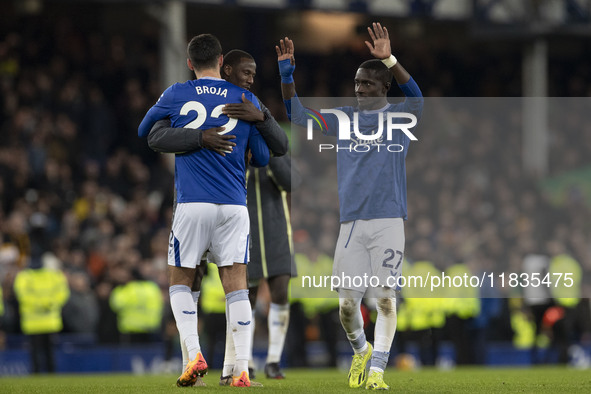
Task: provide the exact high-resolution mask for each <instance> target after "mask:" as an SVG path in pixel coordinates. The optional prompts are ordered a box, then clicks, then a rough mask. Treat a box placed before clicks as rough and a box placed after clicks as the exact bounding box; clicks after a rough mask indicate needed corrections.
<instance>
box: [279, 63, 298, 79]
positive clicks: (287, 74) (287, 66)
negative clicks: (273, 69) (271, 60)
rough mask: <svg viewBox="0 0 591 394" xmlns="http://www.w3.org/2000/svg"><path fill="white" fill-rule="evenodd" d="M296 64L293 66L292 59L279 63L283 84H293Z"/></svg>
mask: <svg viewBox="0 0 591 394" xmlns="http://www.w3.org/2000/svg"><path fill="white" fill-rule="evenodd" d="M294 70H295V64H291V59H283V60H281V61H280V62H279V74H280V75H281V83H286V84H289V83H293V72H294Z"/></svg>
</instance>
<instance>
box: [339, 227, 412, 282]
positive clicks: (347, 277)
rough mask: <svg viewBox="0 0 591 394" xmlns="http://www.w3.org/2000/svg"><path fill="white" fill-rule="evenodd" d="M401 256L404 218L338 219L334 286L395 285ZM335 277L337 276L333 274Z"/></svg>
mask: <svg viewBox="0 0 591 394" xmlns="http://www.w3.org/2000/svg"><path fill="white" fill-rule="evenodd" d="M403 259H404V220H403V219H402V218H384V219H369V220H355V221H350V222H344V223H341V229H340V232H339V238H338V240H337V246H336V250H335V256H334V265H333V271H332V274H333V276H336V277H338V278H339V281H338V283H339V286H338V287H337V288H342V289H349V290H356V291H360V292H365V291H366V290H367V289H371V288H378V287H389V288H392V289H396V278H397V277H398V276H400V274H401V273H402V261H403ZM335 279H336V278H335Z"/></svg>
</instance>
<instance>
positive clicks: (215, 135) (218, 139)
mask: <svg viewBox="0 0 591 394" xmlns="http://www.w3.org/2000/svg"><path fill="white" fill-rule="evenodd" d="M224 129H225V128H224V127H213V128H211V129H207V130H203V134H202V136H203V137H202V141H201V146H202V147H203V148H207V149H211V150H213V151H215V152H217V153H219V154H220V155H222V156H226V153H232V150H233V147H234V146H236V144H235V143H234V142H232V141H230V140H233V139H236V136H235V135H228V134H220V132H222V131H224Z"/></svg>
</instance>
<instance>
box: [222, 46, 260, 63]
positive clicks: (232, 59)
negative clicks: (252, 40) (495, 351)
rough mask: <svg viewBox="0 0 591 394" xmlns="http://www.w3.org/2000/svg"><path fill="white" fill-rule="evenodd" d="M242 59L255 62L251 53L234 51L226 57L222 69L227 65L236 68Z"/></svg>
mask: <svg viewBox="0 0 591 394" xmlns="http://www.w3.org/2000/svg"><path fill="white" fill-rule="evenodd" d="M242 59H249V60H252V61H254V57H252V55H251V54H250V53H248V52H245V51H242V50H240V49H232V50H231V51H230V52H228V53H226V54H225V55H224V64H222V67H223V66H225V65H228V66H231V67H236V65H237V64H238V63H240V61H241V60H242Z"/></svg>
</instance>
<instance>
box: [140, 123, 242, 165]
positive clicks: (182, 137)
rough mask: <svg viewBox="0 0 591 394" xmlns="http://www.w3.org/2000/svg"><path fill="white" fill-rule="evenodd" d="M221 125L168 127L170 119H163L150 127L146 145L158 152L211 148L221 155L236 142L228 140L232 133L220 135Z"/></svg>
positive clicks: (232, 136)
mask: <svg viewBox="0 0 591 394" xmlns="http://www.w3.org/2000/svg"><path fill="white" fill-rule="evenodd" d="M223 130H224V128H223V127H214V128H211V129H207V130H195V129H189V128H174V127H170V120H169V119H163V120H160V121H158V122H156V124H155V125H154V126H153V127H152V129H151V130H150V134H148V146H149V147H150V148H151V149H152V150H154V151H156V152H160V153H183V152H191V151H194V150H198V149H201V148H206V149H211V150H213V151H215V152H217V153H219V154H220V155H222V156H225V155H226V154H225V153H224V152H228V151H232V149H233V147H234V146H236V144H235V143H234V142H232V141H230V140H232V139H235V138H236V136H234V135H227V134H224V135H220V134H219V132H221V131H223Z"/></svg>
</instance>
